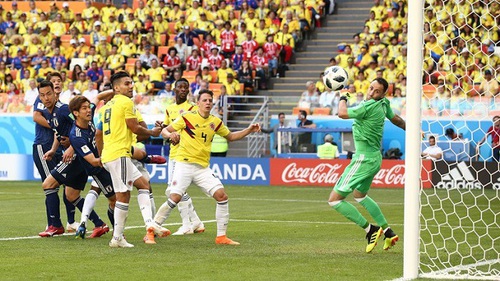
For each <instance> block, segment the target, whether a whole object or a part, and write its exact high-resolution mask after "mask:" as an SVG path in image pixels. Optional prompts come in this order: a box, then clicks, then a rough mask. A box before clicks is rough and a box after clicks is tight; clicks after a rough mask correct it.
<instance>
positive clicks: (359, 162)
mask: <svg viewBox="0 0 500 281" xmlns="http://www.w3.org/2000/svg"><path fill="white" fill-rule="evenodd" d="M381 165H382V154H381V153H380V152H370V153H366V154H362V153H359V154H358V153H356V154H354V156H353V157H352V161H351V163H350V164H349V165H348V166H347V167H346V168H345V170H344V173H343V174H342V176H341V177H340V180H339V181H338V182H337V184H336V185H335V188H334V190H335V191H336V192H337V193H338V194H340V195H342V196H343V197H347V195H349V194H351V193H352V192H353V191H354V189H356V190H358V191H359V192H361V193H367V192H368V190H370V186H371V184H372V181H373V178H374V177H375V175H376V174H377V173H378V171H379V170H380V166H381Z"/></svg>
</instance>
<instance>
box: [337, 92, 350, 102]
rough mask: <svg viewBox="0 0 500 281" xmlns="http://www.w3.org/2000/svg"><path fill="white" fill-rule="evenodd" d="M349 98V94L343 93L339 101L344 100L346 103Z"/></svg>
mask: <svg viewBox="0 0 500 281" xmlns="http://www.w3.org/2000/svg"><path fill="white" fill-rule="evenodd" d="M350 97H351V95H349V92H347V93H345V95H343V96H341V97H340V99H339V101H341V100H344V101H345V102H347V101H348V100H349V98H350Z"/></svg>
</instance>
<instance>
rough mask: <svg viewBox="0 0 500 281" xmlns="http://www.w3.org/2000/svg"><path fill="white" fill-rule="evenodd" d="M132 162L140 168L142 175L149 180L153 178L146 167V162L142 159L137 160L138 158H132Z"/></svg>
mask: <svg viewBox="0 0 500 281" xmlns="http://www.w3.org/2000/svg"><path fill="white" fill-rule="evenodd" d="M132 163H133V164H134V165H135V167H136V168H137V170H139V172H141V175H142V176H143V177H144V178H145V179H146V180H147V181H149V180H150V179H151V177H150V176H149V173H148V170H147V169H146V167H145V166H144V163H142V162H141V161H139V160H136V159H132Z"/></svg>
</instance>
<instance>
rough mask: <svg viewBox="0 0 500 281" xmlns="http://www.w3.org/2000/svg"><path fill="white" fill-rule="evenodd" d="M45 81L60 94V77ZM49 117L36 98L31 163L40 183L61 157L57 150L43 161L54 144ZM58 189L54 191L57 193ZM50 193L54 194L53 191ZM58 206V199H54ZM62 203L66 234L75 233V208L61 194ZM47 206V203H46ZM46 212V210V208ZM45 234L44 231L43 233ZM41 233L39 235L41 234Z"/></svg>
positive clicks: (48, 219)
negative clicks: (65, 220) (48, 158)
mask: <svg viewBox="0 0 500 281" xmlns="http://www.w3.org/2000/svg"><path fill="white" fill-rule="evenodd" d="M47 79H49V80H51V82H52V83H54V85H55V86H54V92H55V94H56V96H58V95H59V94H60V93H61V90H62V88H61V76H60V74H59V73H54V74H52V75H50V76H49V77H48V78H47ZM49 119H50V115H49V114H48V112H47V111H46V110H45V106H44V105H43V103H42V101H41V100H40V97H37V98H36V100H35V102H34V104H33V121H34V122H35V140H34V142H33V161H34V163H35V166H36V168H37V170H38V173H39V174H40V177H41V179H42V182H43V181H44V180H45V179H46V178H47V176H48V175H49V174H50V171H51V170H52V169H53V168H54V167H55V166H56V165H57V163H59V161H60V160H61V157H62V150H61V149H59V150H58V151H57V152H56V153H55V155H54V157H52V159H51V160H46V159H44V157H43V156H44V154H45V153H46V152H48V151H49V150H50V149H51V147H52V145H53V143H54V131H53V130H52V128H51V127H50V124H49ZM57 190H58V188H57V189H56V192H57ZM50 192H54V191H53V190H52V191H50ZM54 200H56V201H57V205H59V197H57V198H54ZM63 201H64V204H65V207H66V213H67V217H68V223H67V225H66V230H67V231H68V232H72V231H73V232H74V231H76V229H77V227H78V225H77V224H76V225H75V206H73V204H71V203H70V202H69V201H68V200H67V199H66V196H64V194H63ZM46 205H47V202H46ZM45 207H46V210H47V206H45ZM46 213H47V228H48V226H49V225H52V223H51V219H50V217H49V215H48V214H49V212H48V211H47V212H46ZM43 232H45V231H43ZM43 232H41V233H43Z"/></svg>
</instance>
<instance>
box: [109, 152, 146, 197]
mask: <svg viewBox="0 0 500 281" xmlns="http://www.w3.org/2000/svg"><path fill="white" fill-rule="evenodd" d="M104 168H106V170H108V172H109V174H110V175H111V181H112V182H113V188H114V189H115V192H127V191H132V187H133V186H134V182H135V181H136V180H137V179H138V178H140V177H142V175H141V172H139V170H137V167H135V165H134V164H133V163H132V159H130V158H129V157H120V158H118V159H116V160H113V161H111V162H108V163H104Z"/></svg>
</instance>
